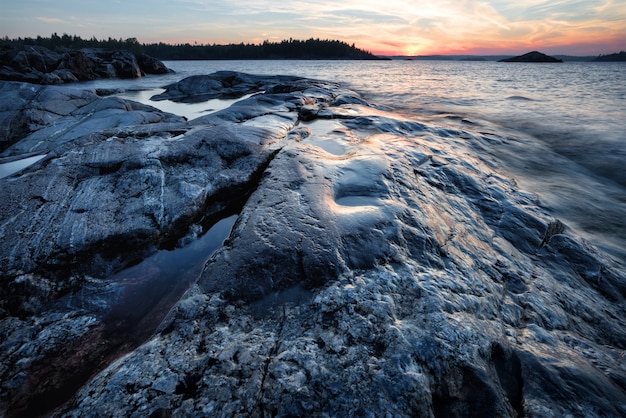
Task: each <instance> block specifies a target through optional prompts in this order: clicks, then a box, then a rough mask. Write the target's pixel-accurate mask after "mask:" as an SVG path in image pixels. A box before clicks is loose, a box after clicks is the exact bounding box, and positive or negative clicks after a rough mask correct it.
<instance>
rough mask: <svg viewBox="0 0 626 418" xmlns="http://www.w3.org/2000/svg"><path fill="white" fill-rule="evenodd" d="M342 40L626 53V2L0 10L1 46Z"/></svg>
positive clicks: (41, 4)
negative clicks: (5, 40) (71, 38)
mask: <svg viewBox="0 0 626 418" xmlns="http://www.w3.org/2000/svg"><path fill="white" fill-rule="evenodd" d="M53 33H57V34H58V35H62V34H64V33H67V34H69V35H79V36H80V37H83V38H91V37H93V36H95V37H96V38H98V39H103V38H104V39H106V38H109V37H112V38H116V39H119V38H123V39H126V38H137V39H138V40H139V42H141V43H153V42H166V43H191V44H194V43H198V44H213V43H216V44H225V43H240V42H244V43H254V44H257V43H261V42H263V41H265V40H268V41H281V40H283V39H289V38H293V39H301V40H304V39H309V38H320V39H332V40H341V41H344V42H347V43H349V44H352V43H354V44H355V45H356V46H357V47H359V48H361V49H365V50H367V51H370V52H372V53H374V54H379V55H431V54H475V55H492V54H522V53H526V52H529V51H532V50H539V51H541V52H544V53H547V54H567V55H598V54H610V53H614V52H619V51H621V50H626V0H570V1H565V0H555V1H545V0H404V1H401V0H340V1H328V0H317V1H308V2H307V1H301V0H279V1H269V0H229V1H224V0H220V1H213V0H123V1H118V0H0V36H1V37H5V36H8V37H9V38H17V37H36V36H37V35H41V36H50V35H51V34H53Z"/></svg>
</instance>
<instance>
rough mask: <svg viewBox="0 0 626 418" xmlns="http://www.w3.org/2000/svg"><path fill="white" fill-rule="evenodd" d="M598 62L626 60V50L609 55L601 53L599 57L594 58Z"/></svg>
mask: <svg viewBox="0 0 626 418" xmlns="http://www.w3.org/2000/svg"><path fill="white" fill-rule="evenodd" d="M594 61H596V62H616V61H626V51H620V52H618V53H615V54H609V55H600V56H598V57H597V58H594Z"/></svg>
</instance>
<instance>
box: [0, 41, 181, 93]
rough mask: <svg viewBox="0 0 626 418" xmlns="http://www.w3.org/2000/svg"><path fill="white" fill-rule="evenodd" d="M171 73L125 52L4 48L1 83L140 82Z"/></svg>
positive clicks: (152, 61) (142, 56) (141, 56)
mask: <svg viewBox="0 0 626 418" xmlns="http://www.w3.org/2000/svg"><path fill="white" fill-rule="evenodd" d="M168 72H171V70H169V69H168V68H167V67H166V66H165V65H164V64H163V63H162V62H161V61H159V60H157V59H155V58H152V57H149V56H147V55H145V54H138V55H136V54H134V53H132V52H130V51H124V50H108V49H103V48H84V49H79V50H61V51H52V50H50V49H48V48H45V47H42V46H23V47H14V46H4V47H3V48H2V49H1V50H0V80H9V81H26V82H30V83H37V84H63V83H70V82H75V81H84V80H95V79H99V78H139V77H143V76H144V75H145V74H165V73H168Z"/></svg>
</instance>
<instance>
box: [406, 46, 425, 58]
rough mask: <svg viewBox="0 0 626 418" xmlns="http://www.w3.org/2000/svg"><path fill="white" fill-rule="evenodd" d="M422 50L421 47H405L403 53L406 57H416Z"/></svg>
mask: <svg viewBox="0 0 626 418" xmlns="http://www.w3.org/2000/svg"><path fill="white" fill-rule="evenodd" d="M421 50H422V48H421V47H420V46H419V45H407V46H405V47H404V49H403V52H404V55H406V56H408V57H414V56H415V55H419V53H420V51H421Z"/></svg>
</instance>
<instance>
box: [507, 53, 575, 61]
mask: <svg viewBox="0 0 626 418" xmlns="http://www.w3.org/2000/svg"><path fill="white" fill-rule="evenodd" d="M498 62H563V60H560V59H558V58H554V57H551V56H549V55H546V54H543V53H541V52H539V51H532V52H529V53H527V54H524V55H518V56H517V57H513V58H505V59H501V60H499V61H498Z"/></svg>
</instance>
